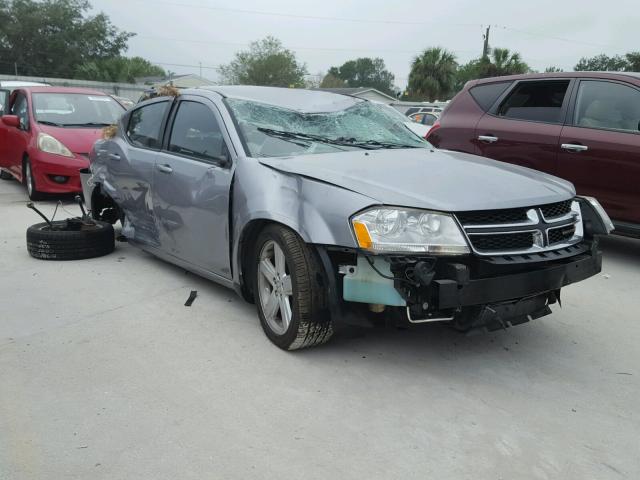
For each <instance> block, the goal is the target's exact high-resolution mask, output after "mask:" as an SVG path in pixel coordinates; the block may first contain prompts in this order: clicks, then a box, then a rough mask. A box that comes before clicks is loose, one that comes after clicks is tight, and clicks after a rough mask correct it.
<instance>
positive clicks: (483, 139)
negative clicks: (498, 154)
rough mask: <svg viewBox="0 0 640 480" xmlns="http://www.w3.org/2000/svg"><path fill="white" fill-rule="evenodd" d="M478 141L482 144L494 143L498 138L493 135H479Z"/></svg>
mask: <svg viewBox="0 0 640 480" xmlns="http://www.w3.org/2000/svg"><path fill="white" fill-rule="evenodd" d="M478 140H480V141H481V142H484V143H496V142H497V141H498V137H494V136H493V135H480V136H479V137H478Z"/></svg>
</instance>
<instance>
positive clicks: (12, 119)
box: [2, 115, 20, 128]
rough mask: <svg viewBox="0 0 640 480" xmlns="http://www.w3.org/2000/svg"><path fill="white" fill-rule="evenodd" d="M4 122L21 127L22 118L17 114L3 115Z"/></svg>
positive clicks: (10, 125)
mask: <svg viewBox="0 0 640 480" xmlns="http://www.w3.org/2000/svg"><path fill="white" fill-rule="evenodd" d="M2 123H4V124H5V125H8V126H9V127H15V128H20V119H19V118H18V116H17V115H3V116H2Z"/></svg>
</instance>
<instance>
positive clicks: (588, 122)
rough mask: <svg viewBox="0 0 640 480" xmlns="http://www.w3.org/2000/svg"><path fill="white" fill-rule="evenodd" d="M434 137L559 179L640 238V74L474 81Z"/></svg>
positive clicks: (433, 132)
mask: <svg viewBox="0 0 640 480" xmlns="http://www.w3.org/2000/svg"><path fill="white" fill-rule="evenodd" d="M427 139H428V140H429V142H431V143H432V144H433V145H435V146H436V147H438V148H446V149H448V150H458V151H461V152H468V153H474V154H476V155H483V156H485V157H490V158H493V159H495V160H501V161H503V162H509V163H515V164H518V165H523V166H526V167H530V168H534V169H536V170H542V171H544V172H548V173H551V174H553V175H557V176H559V177H562V178H565V179H567V180H570V181H571V182H573V183H574V185H575V187H576V190H577V192H578V193H579V194H583V195H589V196H593V197H596V198H597V199H598V200H599V201H600V202H601V203H602V205H603V206H604V208H605V209H606V210H607V213H608V214H609V216H610V217H611V218H612V219H613V220H614V223H615V225H616V231H617V232H618V233H625V234H630V235H634V236H639V235H640V74H638V73H605V72H571V73H542V74H528V75H514V76H510V77H495V78H487V79H483V80H474V81H471V82H468V83H467V84H466V85H465V87H464V89H463V90H462V91H461V92H460V93H459V94H458V95H456V97H455V98H454V99H453V100H452V101H451V102H450V103H449V105H448V106H447V108H446V109H445V111H444V112H443V113H442V115H441V117H440V121H439V122H437V123H436V124H435V125H434V127H433V128H432V129H431V131H430V132H429V134H428V136H427Z"/></svg>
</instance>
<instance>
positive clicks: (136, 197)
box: [98, 97, 172, 247]
mask: <svg viewBox="0 0 640 480" xmlns="http://www.w3.org/2000/svg"><path fill="white" fill-rule="evenodd" d="M171 104H172V99H168V98H166V97H164V98H159V99H157V100H154V101H151V102H149V103H145V104H143V105H141V106H140V107H138V108H136V109H134V110H132V111H131V112H130V114H128V115H127V117H125V122H126V132H125V136H126V140H127V141H126V143H125V142H108V143H107V144H106V146H105V148H103V149H102V150H101V151H99V152H98V154H99V155H101V156H102V158H103V162H104V163H105V164H106V165H108V170H109V176H108V179H109V180H111V181H110V182H108V183H109V185H105V187H106V188H108V189H113V191H109V192H108V193H109V194H110V195H111V196H112V197H113V198H114V199H115V200H116V201H117V202H118V204H119V205H120V207H121V208H122V209H123V210H124V212H125V214H126V217H127V220H128V222H129V224H130V225H129V226H130V227H131V228H132V229H133V232H128V233H127V235H128V236H131V235H133V239H134V240H135V241H136V242H138V243H143V244H145V245H150V246H154V247H158V246H159V245H160V239H159V235H160V233H159V229H158V227H157V224H156V219H155V218H154V212H153V197H152V194H151V184H152V182H153V173H154V169H155V164H156V156H157V155H158V153H159V152H160V149H161V147H162V139H163V133H164V129H165V125H166V121H167V117H168V114H169V109H170V107H171Z"/></svg>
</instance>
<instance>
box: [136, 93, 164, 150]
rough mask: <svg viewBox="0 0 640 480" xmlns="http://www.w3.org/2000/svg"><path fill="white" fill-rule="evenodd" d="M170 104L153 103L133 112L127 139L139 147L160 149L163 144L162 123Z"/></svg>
mask: <svg viewBox="0 0 640 480" xmlns="http://www.w3.org/2000/svg"><path fill="white" fill-rule="evenodd" d="M167 108H169V102H168V101H167V102H158V103H152V104H151V105H145V106H144V107H140V108H138V109H136V110H134V111H133V112H131V118H130V119H129V126H128V127H127V137H129V140H131V143H133V144H134V145H136V146H138V147H145V148H160V146H161V144H162V132H161V128H162V121H163V120H164V116H165V113H166V112H167Z"/></svg>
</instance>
